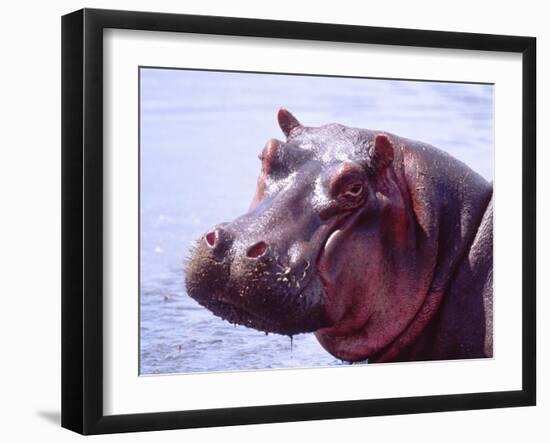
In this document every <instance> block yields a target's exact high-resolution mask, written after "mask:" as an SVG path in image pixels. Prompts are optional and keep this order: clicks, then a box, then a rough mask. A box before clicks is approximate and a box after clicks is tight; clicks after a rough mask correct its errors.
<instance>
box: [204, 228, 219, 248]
mask: <svg viewBox="0 0 550 443" xmlns="http://www.w3.org/2000/svg"><path fill="white" fill-rule="evenodd" d="M204 239H205V240H206V244H207V245H208V246H210V247H211V248H213V247H214V246H216V242H217V241H218V231H211V232H209V233H208V234H206V236H205V237H204Z"/></svg>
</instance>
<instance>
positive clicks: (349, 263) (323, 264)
mask: <svg viewBox="0 0 550 443" xmlns="http://www.w3.org/2000/svg"><path fill="white" fill-rule="evenodd" d="M278 120H279V125H280V127H281V129H282V130H283V132H284V133H285V135H286V137H287V140H286V142H282V141H278V140H275V139H271V140H269V141H268V142H267V144H266V145H265V147H264V149H263V151H262V153H261V154H260V160H261V171H260V174H259V177H258V180H257V187H256V191H255V194H254V197H253V199H252V203H251V205H250V208H249V212H247V213H246V214H244V215H242V216H241V217H239V218H237V219H236V220H234V221H232V222H230V223H223V224H220V225H218V226H216V227H214V228H212V229H211V230H210V231H208V232H207V233H206V234H205V235H204V236H203V237H202V239H203V241H200V242H198V243H197V245H198V246H197V248H196V249H195V251H194V254H193V257H192V258H191V260H190V263H189V266H188V268H187V270H186V285H187V292H188V293H189V294H190V295H191V296H192V297H193V298H195V299H196V300H197V301H199V303H201V304H203V305H204V306H206V307H207V308H208V309H210V310H211V311H212V312H214V313H215V314H216V315H219V316H220V317H222V318H225V319H228V320H229V321H231V322H232V323H240V324H244V325H245V326H248V327H253V328H256V329H259V330H263V331H269V332H276V333H279V334H287V335H292V334H295V333H301V332H314V333H315V336H316V337H317V339H318V340H319V342H320V344H321V345H322V346H323V347H324V348H325V349H326V350H327V351H328V352H330V353H331V354H332V355H334V356H335V357H337V358H339V359H342V360H345V361H351V362H353V361H363V360H365V359H368V360H369V362H385V361H400V360H403V359H417V358H427V359H433V358H436V357H437V356H440V355H450V356H451V357H452V358H458V357H457V356H459V355H470V356H478V355H480V352H482V351H479V349H480V343H479V340H478V339H477V338H476V337H478V336H481V335H482V334H483V332H484V331H485V330H486V327H485V326H484V324H482V323H480V322H478V323H476V324H473V323H472V321H473V320H470V319H472V318H474V317H473V316H472V313H474V314H475V309H477V308H476V306H477V305H475V304H472V305H471V306H469V307H468V309H466V310H464V309H463V308H464V306H463V304H462V305H461V303H462V302H461V301H460V300H461V298H460V293H457V294H458V295H457V297H459V298H457V299H456V300H458V301H456V303H455V304H456V305H457V306H459V308H460V309H463V310H464V316H465V320H464V322H463V325H462V326H461V325H458V326H457V324H456V320H455V319H454V318H453V317H452V314H446V315H447V317H449V316H450V317H449V318H451V319H452V320H451V321H450V322H448V323H450V325H451V326H450V327H451V329H449V331H450V332H445V333H444V334H443V333H442V335H441V337H443V338H442V339H441V340H439V341H437V340H435V341H434V340H432V341H433V343H432V344H433V346H432V348H433V349H436V348H437V352H436V351H434V352H432V353H431V354H430V353H429V351H425V350H426V349H428V348H425V349H423V350H421V351H422V352H424V353H423V354H422V352H421V351H419V350H418V349H416V350H413V351H412V352H411V345H412V344H415V343H417V342H418V340H419V337H420V336H421V334H423V331H424V330H425V329H426V328H427V325H428V324H429V322H430V320H431V319H432V318H434V317H435V314H436V313H437V312H438V310H439V308H440V306H441V304H442V300H443V297H444V295H445V292H446V290H447V287H448V285H449V283H450V281H451V278H452V276H453V273H454V272H455V269H456V268H457V265H458V263H459V262H460V260H462V257H463V256H464V254H465V253H466V252H467V250H468V248H469V247H470V245H471V243H472V241H473V239H474V236H475V235H476V232H477V228H478V226H479V223H480V221H481V218H482V217H483V214H484V211H485V209H486V207H487V203H488V201H489V199H490V196H491V194H492V186H491V184H489V183H487V182H486V181H485V180H484V179H483V178H481V177H480V176H478V175H477V174H475V173H474V172H473V171H472V170H470V169H469V168H468V167H466V166H465V165H464V164H462V163H460V162H458V161H456V160H455V159H452V158H451V157H450V156H448V155H447V154H444V153H442V152H441V151H439V150H437V149H435V148H433V147H430V146H428V145H425V144H421V143H419V142H414V141H411V140H406V139H402V138H400V137H397V136H394V135H391V134H387V133H382V132H377V131H370V130H363V129H357V128H348V127H345V126H342V125H338V124H329V125H325V126H322V127H318V128H309V127H305V126H302V125H301V124H300V123H299V122H298V120H297V119H296V118H295V117H294V116H293V115H292V114H290V113H289V112H288V111H286V110H284V109H281V110H280V111H279V113H278ZM490 232H492V231H490ZM488 244H489V243H488ZM478 255H480V256H483V254H482V253H481V254H480V253H478ZM474 258H475V257H474ZM483 269H489V268H488V267H484V268H483ZM464 272H465V273H463V274H464V275H466V276H468V275H469V274H468V273H467V269H466V271H464ZM478 278H480V279H483V278H484V276H483V275H480V276H478ZM466 280H468V277H466ZM467 283H468V282H467ZM467 283H460V285H458V287H460V288H462V287H463V286H464V285H467ZM482 283H483V281H480V284H481V286H483V284H482ZM491 290H492V289H491ZM474 295H475V294H474ZM477 296H478V297H479V294H478V295H477ZM472 300H474V302H476V300H479V299H472ZM447 317H443V318H447ZM476 318H477V317H476ZM481 320H483V318H481ZM481 320H480V321H481ZM469 322H470V323H469ZM443 326H444V327H446V326H445V325H443ZM432 327H433V326H432ZM472 327H473V328H474V329H475V331H476V332H475V334H474V335H475V337H474V336H472V337H473V338H471V340H470V341H466V343H467V344H468V346H471V349H470V348H467V347H464V343H465V342H464V341H462V342H459V343H458V347H457V343H455V342H454V341H453V340H452V339H449V338H448V337H452V334H453V333H454V332H453V331H456V330H457V328H462V329H461V330H463V331H466V332H464V333H465V334H468V331H469V330H472ZM452 328H454V329H452ZM486 335H487V334H486ZM446 337H447V338H446ZM489 337H490V338H491V339H492V336H491V335H490V334H489ZM466 338H467V339H468V337H466ZM476 340H477V341H476ZM481 345H483V343H481ZM457 349H458V351H457ZM463 349H466V350H465V351H464V352H462V350H463ZM468 349H470V350H468ZM461 352H462V353H461ZM490 352H492V350H491V351H490ZM486 354H487V355H489V352H486Z"/></svg>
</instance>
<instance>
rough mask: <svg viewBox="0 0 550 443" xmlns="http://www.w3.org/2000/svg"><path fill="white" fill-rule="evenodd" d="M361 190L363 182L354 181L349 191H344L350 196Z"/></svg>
mask: <svg viewBox="0 0 550 443" xmlns="http://www.w3.org/2000/svg"><path fill="white" fill-rule="evenodd" d="M362 192H363V184H362V183H355V184H354V185H353V186H352V187H351V188H350V189H349V191H347V192H346V194H347V195H350V196H352V197H357V196H358V195H359V194H361V193H362Z"/></svg>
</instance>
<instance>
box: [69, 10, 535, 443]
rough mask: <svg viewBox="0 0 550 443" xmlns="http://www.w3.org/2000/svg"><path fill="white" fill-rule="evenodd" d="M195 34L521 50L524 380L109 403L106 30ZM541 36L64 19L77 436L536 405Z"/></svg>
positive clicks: (159, 18)
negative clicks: (127, 406) (365, 395)
mask: <svg viewBox="0 0 550 443" xmlns="http://www.w3.org/2000/svg"><path fill="white" fill-rule="evenodd" d="M107 28H118V29H132V30H148V31H172V32H180V33H181V32H186V33H189V32H192V33H199V34H217V35H226V36H247V37H269V38H279V39H301V40H317V41H327V42H328V41H332V42H353V43H369V44H378V45H397V46H411V47H413V46H415V47H425V48H426V47H428V48H455V49H470V50H479V51H502V52H510V53H519V54H522V65H523V80H522V81H523V85H522V88H523V97H522V101H523V104H522V106H523V110H522V111H523V112H522V131H523V135H522V142H523V145H522V147H521V149H522V158H523V164H522V173H523V177H522V183H523V189H522V194H523V203H522V221H523V228H522V229H523V233H522V241H523V246H522V248H523V249H522V254H523V257H522V263H523V266H522V271H521V272H522V295H521V297H522V356H521V358H522V388H521V390H517V391H505V392H478V393H468V394H457V395H435V396H420V397H403V398H391V399H371V400H358V401H335V402H334V401H333V402H323V403H308V404H281V405H266V406H260V407H236V408H229V409H209V410H189V411H176V412H174V411H170V412H160V413H142V414H131V415H104V413H103V407H102V404H103V337H102V326H103V318H102V315H103V314H102V312H103V298H102V284H103V271H102V269H103V226H102V223H103V197H102V195H103V148H102V137H103V111H102V109H103V88H102V84H103V79H102V76H103V39H102V35H103V30H104V29H107ZM535 66H536V39H535V38H532V37H516V36H504V35H484V34H471V33H456V32H440V31H423V30H412V29H391V28H377V27H363V26H348V25H336V24H319V23H300V22H286V21H285V22H283V21H273V20H256V19H243V18H230V17H210V16H196V15H179V14H163V13H150V12H127V11H110V10H97V9H83V10H79V11H76V12H73V13H71V14H68V15H65V16H63V18H62V426H63V427H65V428H68V429H71V430H73V431H76V432H79V433H82V434H102V433H115V432H131V431H150V430H161V429H177V428H193V427H210V426H228V425H239V424H254V423H273V422H285V421H300V420H319V419H331V418H347V417H362V416H378V415H390V414H411V413H423V412H435V411H456V410H466V409H484V408H501V407H513V406H529V405H535V403H536V337H535V331H536V323H535V322H536V315H535V309H536V302H535V299H536V278H535V277H536V276H535V272H536V271H535V263H536V119H535V116H536V89H535V85H536V69H535Z"/></svg>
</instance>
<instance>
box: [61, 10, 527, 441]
mask: <svg viewBox="0 0 550 443" xmlns="http://www.w3.org/2000/svg"><path fill="white" fill-rule="evenodd" d="M535 51H536V41H535V39H534V38H531V37H517V36H499V35H484V34H466V33H452V32H436V31H423V30H411V29H389V28H375V27H358V26H348V25H339V24H319V23H299V22H281V21H270V20H252V19H243V18H229V17H209V16H190V15H176V14H160V13H149V12H124V11H108V10H91V9H84V10H80V11H77V12H74V13H72V14H68V15H66V16H64V17H63V19H62V59H63V65H62V125H63V127H62V162H63V164H62V173H63V178H62V187H63V193H62V198H63V209H62V220H63V226H62V240H63V245H62V251H63V264H62V269H63V276H62V279H63V291H62V425H63V426H64V427H66V428H68V429H71V430H73V431H76V432H79V433H82V434H100V433H113V432H129V431H146V430H160V429H176V428H190V427H206V426H227V425H237V424H251V423H271V422H283V421H299V420H318V419H329V418H345V417H359V416H376V415H388V414H410V413H421V412H432V411H452V410H464V409H483V408H497V407H513V406H528V405H534V404H535V401H536V373H535V367H536V355H535V349H536V342H535V339H536V337H535V329H536V328H535V305H536V304H535V297H536V285H535V257H536V250H535V246H536V234H535V233H536V222H535V220H536V217H535V201H536V198H535V196H536V185H535V170H536V164H535V131H536V125H535V121H536V119H535V110H536V106H535V96H536V94H535V72H536V69H535V59H536V54H535Z"/></svg>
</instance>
